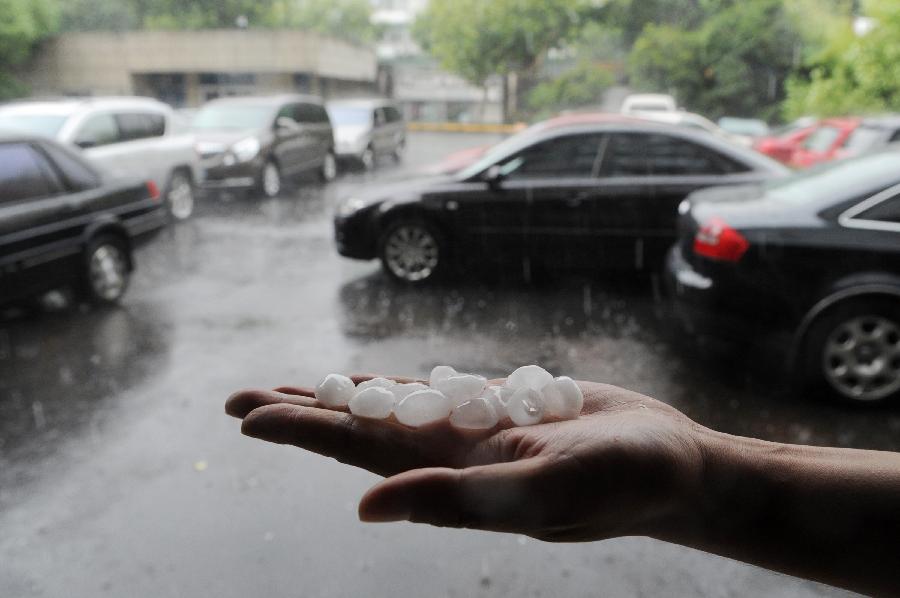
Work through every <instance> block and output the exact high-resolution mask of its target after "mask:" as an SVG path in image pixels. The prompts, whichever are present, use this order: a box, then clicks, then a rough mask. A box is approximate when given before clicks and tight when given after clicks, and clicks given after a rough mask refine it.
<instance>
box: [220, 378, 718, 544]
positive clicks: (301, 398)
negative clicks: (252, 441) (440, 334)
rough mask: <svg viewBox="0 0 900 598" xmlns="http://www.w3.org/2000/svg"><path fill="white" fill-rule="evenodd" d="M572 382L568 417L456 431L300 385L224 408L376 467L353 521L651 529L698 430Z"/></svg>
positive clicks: (549, 531)
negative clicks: (354, 405)
mask: <svg viewBox="0 0 900 598" xmlns="http://www.w3.org/2000/svg"><path fill="white" fill-rule="evenodd" d="M369 378H371V376H356V377H354V382H356V383H359V382H361V381H363V380H367V379H369ZM395 380H398V381H400V382H410V381H412V380H410V379H405V378H395ZM502 382H503V381H502V380H494V381H491V384H502ZM578 384H579V385H580V386H581V389H582V391H583V392H584V399H585V400H584V409H583V410H582V414H581V417H579V418H578V419H576V420H569V421H553V422H547V423H542V424H540V425H536V426H529V427H513V425H512V423H511V422H509V420H508V419H507V420H505V421H501V423H500V424H499V425H498V426H497V427H496V428H494V429H492V430H485V431H470V430H459V429H456V428H454V427H452V426H451V425H450V424H449V422H447V421H446V420H445V421H442V422H437V423H434V424H431V425H428V426H424V427H421V428H415V429H413V428H409V427H406V426H404V425H402V424H399V423H397V422H396V421H393V420H368V419H363V418H358V417H356V416H353V415H351V414H350V413H347V412H345V411H335V410H330V409H325V408H323V407H322V406H320V405H319V403H318V402H317V401H316V400H315V398H314V396H315V393H314V391H313V390H312V389H310V388H295V387H282V388H279V389H276V390H275V391H259V390H248V391H242V392H238V393H235V394H234V395H232V396H231V397H230V398H229V399H228V401H227V403H226V408H225V409H226V412H227V413H228V414H230V415H232V416H234V417H237V418H241V419H243V420H244V421H243V425H242V426H241V431H242V432H243V433H244V434H245V435H247V436H251V437H254V438H259V439H262V440H266V441H269V442H274V443H278V444H291V445H294V446H297V447H300V448H304V449H307V450H310V451H313V452H316V453H319V454H322V455H326V456H329V457H333V458H335V459H337V460H338V461H341V462H342V463H346V464H349V465H353V466H356V467H361V468H363V469H367V470H369V471H371V472H374V473H377V474H379V475H382V476H386V477H387V479H386V480H383V481H382V482H380V483H379V484H377V485H376V486H374V487H373V488H371V489H370V490H369V491H368V492H367V493H366V494H365V496H363V498H362V500H361V502H360V505H359V515H360V518H361V519H362V520H363V521H372V522H386V521H401V520H409V521H412V522H416V523H428V524H432V525H437V526H442V527H461V528H475V529H483V530H491V531H502V532H515V533H521V534H526V535H529V536H533V537H535V538H538V539H541V540H547V541H560V542H561V541H566V542H572V541H589V540H598V539H604V538H610V537H616V536H624V535H651V536H652V535H655V534H656V532H658V531H659V530H662V529H664V528H665V527H666V526H667V525H668V524H669V522H670V520H671V519H672V518H674V517H676V516H677V514H678V513H679V512H681V511H683V509H684V508H685V506H686V504H687V503H689V501H691V500H693V496H694V494H695V493H696V491H697V488H698V487H699V484H700V476H701V472H702V469H703V461H704V456H703V452H704V451H703V449H702V448H701V444H702V443H700V442H698V438H697V432H698V431H700V430H702V429H703V428H701V427H700V426H699V425H698V424H696V423H694V422H693V421H691V420H690V419H688V418H687V417H686V416H684V415H683V414H681V413H680V412H679V411H677V410H676V409H674V408H672V407H669V406H668V405H665V404H663V403H661V402H659V401H656V400H654V399H651V398H649V397H646V396H643V395H640V394H638V393H634V392H631V391H627V390H624V389H621V388H617V387H615V386H610V385H606V384H597V383H593V382H579V383H578Z"/></svg>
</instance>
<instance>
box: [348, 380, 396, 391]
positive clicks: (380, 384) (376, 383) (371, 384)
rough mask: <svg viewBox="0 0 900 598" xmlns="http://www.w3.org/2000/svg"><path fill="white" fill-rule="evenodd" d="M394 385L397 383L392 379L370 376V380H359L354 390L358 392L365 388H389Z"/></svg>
mask: <svg viewBox="0 0 900 598" xmlns="http://www.w3.org/2000/svg"><path fill="white" fill-rule="evenodd" d="M396 385H397V383H396V382H395V381H394V380H388V379H387V378H372V379H371V380H366V381H365V382H360V383H359V384H358V385H357V386H356V390H357V392H359V391H360V390H365V389H367V388H390V387H391V386H396Z"/></svg>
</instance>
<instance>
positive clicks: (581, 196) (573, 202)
mask: <svg viewBox="0 0 900 598" xmlns="http://www.w3.org/2000/svg"><path fill="white" fill-rule="evenodd" d="M590 196H591V195H590V193H576V194H575V195H571V196H569V197H567V198H566V205H567V206H569V207H570V208H577V207H579V206H581V204H582V203H583V202H584V200H586V199H588V198H589V197H590Z"/></svg>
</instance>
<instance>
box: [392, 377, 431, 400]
mask: <svg viewBox="0 0 900 598" xmlns="http://www.w3.org/2000/svg"><path fill="white" fill-rule="evenodd" d="M388 390H389V391H391V392H392V393H394V396H395V397H397V402H398V403H399V402H400V401H402V400H403V399H405V398H406V397H408V396H409V395H411V394H412V393H414V392H419V391H420V390H428V387H427V386H425V385H424V384H422V383H421V382H410V383H409V384H396V385H394V386H391V387H389V388H388Z"/></svg>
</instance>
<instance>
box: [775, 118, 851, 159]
mask: <svg viewBox="0 0 900 598" xmlns="http://www.w3.org/2000/svg"><path fill="white" fill-rule="evenodd" d="M860 122H861V121H860V119H858V118H828V119H825V120H823V121H821V122H820V123H818V124H817V125H816V126H815V129H814V130H813V131H812V132H811V133H810V134H809V135H808V136H807V137H806V139H804V140H803V143H801V144H800V146H799V147H798V148H797V149H796V150H794V153H793V154H792V155H791V159H790V162H789V163H790V165H791V166H793V167H795V168H809V167H810V166H814V165H815V164H821V163H822V162H829V161H831V160H834V159H836V158H839V157H840V152H841V147H843V145H844V143H845V142H846V141H847V138H848V137H849V136H850V134H851V133H853V131H854V130H855V129H856V127H858V126H859V123H860Z"/></svg>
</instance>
